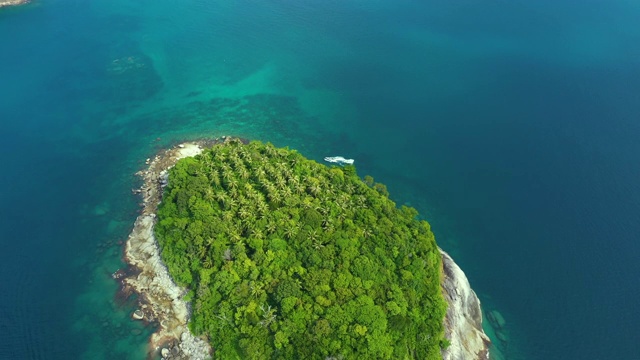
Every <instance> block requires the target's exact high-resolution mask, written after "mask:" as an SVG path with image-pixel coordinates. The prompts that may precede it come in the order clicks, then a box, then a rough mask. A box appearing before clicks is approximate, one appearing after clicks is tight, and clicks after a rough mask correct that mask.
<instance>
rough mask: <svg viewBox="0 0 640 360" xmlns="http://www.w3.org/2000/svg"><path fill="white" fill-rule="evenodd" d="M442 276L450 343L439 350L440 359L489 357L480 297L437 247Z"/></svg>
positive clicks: (458, 359)
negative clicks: (440, 260)
mask: <svg viewBox="0 0 640 360" xmlns="http://www.w3.org/2000/svg"><path fill="white" fill-rule="evenodd" d="M440 253H441V254H442V265H443V268H444V279H443V283H442V290H443V295H444V298H445V300H446V301H447V303H449V307H448V308H447V315H446V316H445V320H444V325H445V334H446V337H447V339H449V342H450V345H449V347H448V348H446V349H444V350H443V351H442V358H443V359H444V360H473V359H477V360H485V359H489V344H490V343H491V340H489V337H488V336H487V335H486V334H485V333H484V331H483V330H482V311H481V310H480V300H478V297H477V296H476V293H475V292H474V291H473V290H472V289H471V286H470V285H469V280H467V277H466V276H465V274H464V272H463V271H462V270H461V269H460V267H459V266H458V265H457V264H456V263H455V262H454V261H453V259H452V258H451V256H449V254H447V253H446V252H444V251H442V250H440Z"/></svg>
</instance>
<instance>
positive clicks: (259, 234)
mask: <svg viewBox="0 0 640 360" xmlns="http://www.w3.org/2000/svg"><path fill="white" fill-rule="evenodd" d="M251 235H253V237H255V238H256V239H259V240H262V239H264V234H263V233H262V230H260V229H253V231H252V232H251Z"/></svg>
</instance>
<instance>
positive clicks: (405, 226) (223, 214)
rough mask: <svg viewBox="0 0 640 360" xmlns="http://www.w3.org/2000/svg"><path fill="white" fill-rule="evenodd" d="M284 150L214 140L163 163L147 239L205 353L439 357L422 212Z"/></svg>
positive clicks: (436, 272) (350, 170) (432, 256)
mask: <svg viewBox="0 0 640 360" xmlns="http://www.w3.org/2000/svg"><path fill="white" fill-rule="evenodd" d="M388 195H389V194H388V192H387V189H386V187H385V186H384V185H382V184H379V183H374V181H373V179H372V178H371V177H369V176H367V177H365V178H364V180H361V179H360V178H359V177H358V175H357V173H356V170H355V168H354V167H353V166H345V167H340V166H331V167H328V166H325V165H322V164H319V163H317V162H315V161H311V160H308V159H306V158H304V157H303V156H302V155H300V154H299V153H297V152H296V151H294V150H289V149H287V148H276V147H274V146H273V145H271V144H269V143H267V144H263V143H260V142H251V143H249V144H243V143H241V142H240V141H239V140H231V141H227V142H226V143H224V144H219V145H215V146H213V147H212V148H210V149H206V150H205V151H204V152H203V153H202V154H201V155H198V156H196V157H193V158H185V159H182V160H180V161H179V162H178V163H177V164H176V166H175V167H173V168H172V169H171V170H170V174H169V183H168V185H167V187H166V188H165V190H164V198H163V201H162V203H161V204H160V206H159V209H158V223H157V225H156V228H155V229H156V230H155V231H156V236H157V238H158V241H159V243H160V247H161V251H162V258H163V259H164V261H165V263H166V264H167V266H168V268H169V271H170V273H171V275H172V276H173V278H174V279H175V280H176V282H177V283H178V284H179V285H181V286H184V287H186V288H187V289H189V293H188V294H187V295H186V296H187V300H189V301H190V302H191V304H192V310H193V314H192V318H191V322H190V324H189V325H190V327H191V329H192V331H194V333H195V334H196V335H200V334H206V336H207V337H208V338H209V340H210V342H211V344H212V346H213V348H214V351H215V353H214V358H216V359H439V358H441V355H440V349H441V347H443V346H446V345H447V340H446V339H445V337H444V327H443V318H444V315H445V311H446V303H445V301H444V299H443V297H442V294H441V288H440V278H441V266H442V265H441V264H442V263H441V258H440V254H439V253H438V249H437V247H436V243H435V240H434V237H433V233H432V232H431V230H430V227H429V224H428V223H427V222H426V221H422V220H419V219H417V215H418V213H417V211H416V210H415V209H413V208H409V207H406V206H402V207H401V208H398V207H396V204H395V203H394V202H393V201H391V200H390V199H389V198H388Z"/></svg>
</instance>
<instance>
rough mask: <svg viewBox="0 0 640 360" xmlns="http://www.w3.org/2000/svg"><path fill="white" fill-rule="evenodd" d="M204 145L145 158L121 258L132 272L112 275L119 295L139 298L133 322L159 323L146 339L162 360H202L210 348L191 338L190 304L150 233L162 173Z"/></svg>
mask: <svg viewBox="0 0 640 360" xmlns="http://www.w3.org/2000/svg"><path fill="white" fill-rule="evenodd" d="M205 145H206V143H205V142H198V143H184V144H180V145H178V146H176V147H174V148H171V149H169V150H166V151H164V152H163V153H161V154H159V155H156V156H155V157H154V158H153V159H147V161H146V164H147V165H148V168H147V169H146V170H143V171H140V172H138V173H137V174H136V175H139V176H141V177H142V179H143V180H144V183H143V185H142V187H141V188H140V189H136V190H133V193H134V194H140V195H141V196H142V212H141V214H140V215H139V216H138V218H137V219H136V222H135V225H134V227H133V230H132V231H131V234H130V235H129V237H128V239H127V242H126V246H125V253H124V259H125V261H126V263H127V264H129V266H130V267H131V268H133V269H135V270H134V271H127V272H128V273H131V274H130V275H128V276H127V275H125V273H116V274H114V277H116V278H119V277H121V279H120V281H121V284H122V287H123V291H124V292H131V291H133V292H135V293H137V294H139V296H140V297H139V302H140V307H139V308H138V309H137V310H136V311H134V313H133V314H132V318H133V319H134V320H141V321H146V322H149V323H151V322H154V323H157V324H158V328H157V330H156V332H155V333H154V334H153V335H151V338H150V340H149V347H150V353H160V355H161V356H162V358H163V359H197V360H200V359H203V360H204V359H207V358H209V357H210V356H211V347H210V346H209V343H208V341H207V340H206V339H202V338H199V337H195V336H194V335H193V334H192V333H191V331H189V328H188V326H187V324H188V322H189V315H190V313H189V305H188V303H187V302H186V301H184V300H183V296H184V295H185V292H186V290H185V289H182V288H180V287H179V286H177V285H176V284H175V283H174V282H173V280H172V279H171V277H170V275H169V271H168V270H167V268H166V266H165V265H164V264H163V262H162V260H161V258H160V249H159V247H158V243H157V241H156V239H155V237H154V234H153V226H154V224H155V221H156V210H157V207H158V204H159V203H160V201H161V197H162V190H163V187H164V185H166V179H167V176H168V173H167V170H168V169H170V168H171V167H172V166H174V165H175V163H176V162H177V161H178V160H179V159H182V158H185V157H190V156H195V155H197V154H199V153H200V152H201V151H202V147H204V146H205Z"/></svg>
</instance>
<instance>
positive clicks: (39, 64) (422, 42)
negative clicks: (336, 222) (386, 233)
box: [0, 0, 640, 359]
mask: <svg viewBox="0 0 640 360" xmlns="http://www.w3.org/2000/svg"><path fill="white" fill-rule="evenodd" d="M638 19H640V6H639V5H638V4H637V2H634V1H624V0H612V1H607V2H605V1H585V2H581V3H578V2H575V1H568V0H560V1H536V2H532V1H521V0H511V1H493V2H490V4H488V3H482V2H477V1H456V2H452V1H404V0H402V1H389V0H376V1H366V2H365V1H310V0H302V1H296V2H290V1H263V2H257V1H251V2H225V1H203V0H189V1H182V2H175V1H171V2H170V1H167V0H158V1H137V2H127V1H122V0H111V1H106V0H93V1H89V2H88V1H74V0H39V1H35V2H33V3H31V4H29V5H27V6H25V7H21V8H15V9H2V10H0V129H1V130H0V157H1V158H2V164H3V170H2V172H0V241H1V243H0V245H1V247H2V251H0V275H1V276H2V287H1V288H0V290H1V291H0V319H1V320H0V338H1V339H3V341H2V343H1V344H0V358H2V359H5V358H6V359H23V358H24V359H45V358H46V359H70V358H86V359H112V358H123V359H124V358H131V359H135V358H142V357H144V354H145V343H146V340H147V335H148V334H149V331H150V329H144V328H142V327H141V325H140V324H138V323H133V322H131V321H130V320H129V314H130V312H131V311H132V309H133V303H125V304H119V303H116V302H115V300H114V296H115V293H116V289H117V286H116V284H115V283H113V282H112V281H111V279H110V277H109V275H110V274H111V273H112V272H113V271H115V270H117V269H118V268H120V267H121V266H122V265H123V264H122V263H121V260H120V257H121V248H120V246H119V245H118V244H117V241H119V240H123V239H124V238H126V235H127V234H128V232H129V231H130V229H131V226H132V224H133V220H134V219H135V216H136V210H137V207H136V202H137V199H136V198H134V197H132V196H131V194H130V189H131V188H132V187H134V186H135V185H136V182H137V180H136V179H135V177H134V175H133V174H134V173H135V172H136V171H137V170H139V169H140V168H141V167H142V166H143V164H144V159H145V158H146V157H148V156H150V155H152V154H153V153H154V152H155V151H157V149H159V148H161V147H162V146H167V145H168V144H171V143H173V142H175V141H180V140H184V139H192V138H199V137H215V136H220V135H225V134H234V135H239V136H245V137H249V138H257V139H262V140H265V141H271V142H273V143H275V144H277V145H280V146H285V145H288V146H290V147H292V148H296V149H298V150H300V151H301V152H302V153H303V154H305V155H307V156H309V157H312V158H315V159H321V158H322V157H323V156H327V155H344V156H348V157H353V158H355V159H356V164H357V165H358V171H359V173H360V174H361V175H365V174H371V175H373V176H374V177H375V178H376V179H377V180H379V181H381V182H384V183H386V184H387V185H388V187H389V189H390V191H391V193H392V197H393V198H394V199H395V200H396V201H397V202H398V203H399V204H400V203H405V202H406V203H410V204H411V205H413V206H415V207H416V208H418V210H419V211H420V212H421V213H422V214H423V215H424V217H426V218H427V219H428V220H429V221H430V222H431V224H432V227H433V229H434V231H435V233H436V237H437V239H438V242H439V244H440V245H441V246H442V247H443V248H444V249H445V250H447V251H449V252H451V253H452V254H453V255H454V257H455V258H456V260H457V261H458V263H459V264H460V265H461V266H462V268H463V269H464V270H465V271H466V273H467V275H468V277H469V279H470V281H471V284H472V286H473V288H474V289H475V290H476V291H477V292H478V294H479V295H480V298H481V300H482V301H483V306H484V310H485V311H499V312H500V313H501V314H503V315H504V317H505V319H506V322H507V326H506V329H503V332H504V334H505V336H507V338H508V341H507V342H506V343H505V342H501V341H499V340H497V339H496V341H495V342H496V348H495V349H494V353H495V354H498V353H500V354H501V357H502V358H506V359H640V326H638V324H639V323H640V308H638V306H637V304H638V300H637V299H638V296H639V295H640V280H638V276H639V275H640V261H638V260H639V259H640V244H638V241H637V239H638V234H640V140H639V139H640V121H639V118H640V26H638ZM486 327H487V331H488V332H489V333H490V334H494V331H493V329H491V328H490V326H489V325H488V324H487V326H486Z"/></svg>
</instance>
